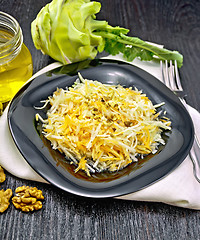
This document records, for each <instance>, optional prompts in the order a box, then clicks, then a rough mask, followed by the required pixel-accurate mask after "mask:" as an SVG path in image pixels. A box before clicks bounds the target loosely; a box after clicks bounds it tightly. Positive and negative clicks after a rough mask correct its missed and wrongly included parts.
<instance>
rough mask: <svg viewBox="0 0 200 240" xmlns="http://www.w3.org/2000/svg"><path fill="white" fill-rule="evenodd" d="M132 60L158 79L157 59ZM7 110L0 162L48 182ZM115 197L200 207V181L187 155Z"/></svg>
mask: <svg viewBox="0 0 200 240" xmlns="http://www.w3.org/2000/svg"><path fill="white" fill-rule="evenodd" d="M106 58H109V59H111V58H112V59H119V60H122V58H121V55H118V56H108V57H106ZM132 64H133V65H135V66H138V67H140V68H142V69H144V70H145V71H147V72H149V73H151V74H152V75H154V76H155V77H156V78H158V79H161V71H160V67H159V64H158V63H157V62H154V61H151V62H141V61H140V60H138V59H135V60H134V61H133V62H132ZM59 65H60V64H59V63H54V64H53V65H50V66H47V67H46V68H45V69H42V70H41V71H39V73H37V75H39V74H41V73H44V72H46V71H49V70H50V69H53V68H55V66H59ZM7 110H8V107H7V108H6V109H5V111H4V113H3V115H2V116H1V117H0V165H1V166H2V167H3V168H4V169H6V170H7V171H8V172H10V173H11V174H13V175H14V176H16V177H19V178H23V179H27V180H33V181H39V182H44V183H47V182H46V181H45V180H44V179H43V178H42V177H41V176H39V175H38V174H37V173H36V172H35V171H34V170H33V169H32V168H31V167H30V166H29V164H28V163H27V162H26V161H25V159H24V158H23V157H22V155H21V154H20V152H19V151H18V149H17V147H16V146H15V144H14V142H13V139H12V137H11V134H10V131H9V129H8V124H7ZM188 110H189V112H190V114H191V117H192V119H193V122H194V126H195V130H196V134H197V135H198V136H199V137H200V124H199V122H200V121H199V120H200V114H199V112H198V111H196V110H195V109H194V108H192V107H190V106H188ZM118 199H125V200H137V201H152V202H163V203H166V204H170V205H174V206H179V207H184V208H190V209H196V210H199V209H200V183H198V182H197V180H196V179H195V177H194V175H193V165H192V162H191V160H190V158H189V157H186V159H185V160H184V161H183V162H182V163H181V164H180V165H179V166H178V167H177V168H176V169H175V170H174V171H173V172H171V173H170V174H169V175H167V176H166V177H164V178H163V179H161V180H160V181H158V182H156V183H154V184H152V185H150V186H148V187H146V188H144V189H142V190H140V191H137V192H135V193H131V194H128V195H124V196H121V197H118Z"/></svg>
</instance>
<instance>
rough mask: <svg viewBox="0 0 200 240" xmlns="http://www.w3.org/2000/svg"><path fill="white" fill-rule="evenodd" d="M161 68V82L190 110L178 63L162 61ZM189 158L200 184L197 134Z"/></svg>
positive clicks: (199, 152)
mask: <svg viewBox="0 0 200 240" xmlns="http://www.w3.org/2000/svg"><path fill="white" fill-rule="evenodd" d="M160 67H161V72H162V79H161V81H162V82H163V83H164V84H165V85H166V86H167V87H168V88H170V89H171V90H172V91H173V92H174V93H175V94H176V95H177V96H178V97H179V99H180V101H181V102H182V103H183V105H184V106H185V108H186V109H187V110H188V105H187V103H186V101H185V99H184V97H185V94H184V92H183V88H182V85H181V81H180V76H179V72H178V67H177V62H176V61H174V65H173V63H172V61H170V63H169V64H168V62H167V61H165V63H164V64H163V62H162V61H160ZM188 111H189V110H188ZM189 156H190V159H191V161H192V163H193V172H194V176H195V178H196V180H197V181H198V182H199V183H200V141H199V139H198V137H197V135H196V133H195V135H194V143H193V146H192V148H191V150H190V153H189Z"/></svg>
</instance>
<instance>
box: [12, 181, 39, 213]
mask: <svg viewBox="0 0 200 240" xmlns="http://www.w3.org/2000/svg"><path fill="white" fill-rule="evenodd" d="M15 193H16V196H14V197H13V198H12V203H13V205H14V206H15V207H16V208H17V209H21V210H22V211H24V212H30V211H34V210H39V209H41V208H42V202H41V201H38V200H43V199H44V196H43V195H42V191H41V190H38V189H37V188H36V187H29V186H22V187H18V188H16V190H15Z"/></svg>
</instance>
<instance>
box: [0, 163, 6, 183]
mask: <svg viewBox="0 0 200 240" xmlns="http://www.w3.org/2000/svg"><path fill="white" fill-rule="evenodd" d="M5 180H6V175H5V173H4V170H3V168H2V167H1V166H0V183H2V182H4V181H5Z"/></svg>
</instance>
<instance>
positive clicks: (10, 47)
mask: <svg viewBox="0 0 200 240" xmlns="http://www.w3.org/2000/svg"><path fill="white" fill-rule="evenodd" d="M0 27H1V28H2V29H7V30H8V31H10V33H13V36H11V38H10V39H8V40H7V41H6V42H5V43H1V44H0V50H1V53H0V58H3V57H4V56H8V55H17V54H18V52H19V50H20V49H21V45H22V43H23V35H22V30H21V27H20V25H19V23H18V21H17V20H16V19H15V18H14V17H13V16H11V15H10V14H8V13H5V12H2V11H0Z"/></svg>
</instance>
